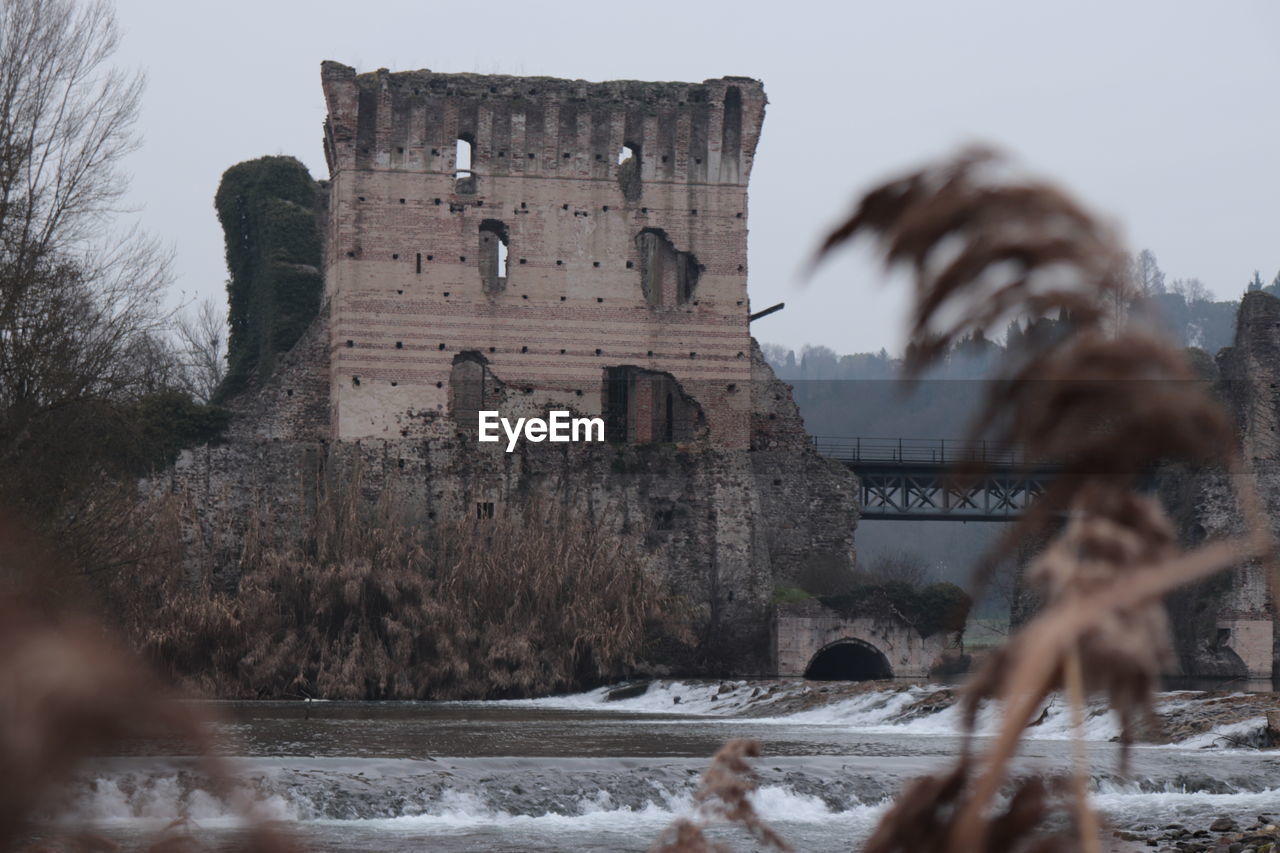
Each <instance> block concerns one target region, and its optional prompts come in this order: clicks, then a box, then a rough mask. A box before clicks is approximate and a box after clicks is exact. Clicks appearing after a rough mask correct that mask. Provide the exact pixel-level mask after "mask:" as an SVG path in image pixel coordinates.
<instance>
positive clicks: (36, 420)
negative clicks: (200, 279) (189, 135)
mask: <svg viewBox="0 0 1280 853" xmlns="http://www.w3.org/2000/svg"><path fill="white" fill-rule="evenodd" d="M118 41H119V30H118V28H117V26H116V22H115V17H114V13H113V11H112V7H111V5H110V4H109V3H107V2H104V0H90V2H87V3H85V4H83V5H81V4H77V3H76V2H73V0H0V490H3V492H4V498H5V499H6V500H7V501H8V502H9V503H10V505H12V506H15V507H19V508H22V509H24V510H25V511H26V513H27V514H28V516H29V517H32V518H35V519H37V520H38V521H39V522H40V523H41V524H42V525H45V526H46V527H49V526H52V527H53V528H58V525H59V518H60V517H62V518H65V519H73V518H75V517H79V518H80V519H81V520H82V521H83V519H84V518H85V517H86V516H85V513H84V512H82V511H78V510H77V509H76V508H75V507H76V506H80V507H81V508H82V509H83V507H84V506H86V505H87V504H88V503H91V502H92V495H93V494H96V492H95V491H94V490H95V489H98V488H100V487H101V486H102V484H103V483H104V479H103V478H104V476H105V475H106V474H107V471H106V465H107V462H106V460H107V459H109V457H110V454H111V451H112V449H113V448H116V447H119V446H122V445H123V444H124V443H125V442H126V440H127V438H126V436H127V433H128V430H129V428H130V418H129V413H128V411H127V408H126V407H127V405H128V404H129V403H130V402H131V401H133V400H135V399H137V398H138V397H139V396H140V395H142V394H145V393H147V392H148V391H150V390H154V388H155V387H156V384H157V382H160V383H163V382H164V381H166V380H165V379H164V375H165V372H166V371H167V370H168V367H167V362H166V361H165V358H166V355H165V354H166V345H165V344H164V343H163V338H164V336H165V335H166V334H167V329H166V325H167V319H168V317H167V313H166V311H165V310H164V309H163V307H162V304H161V295H162V292H163V289H164V288H165V286H166V285H167V284H168V282H169V278H170V276H169V263H168V256H167V254H166V253H165V252H164V251H162V250H161V249H160V248H159V247H158V246H157V244H156V243H155V242H154V241H152V240H150V239H148V238H147V237H146V236H145V235H144V234H142V233H141V232H140V231H138V230H136V229H129V228H127V227H123V226H121V225H119V224H118V221H117V214H119V213H120V208H121V202H122V197H123V194H124V192H125V189H126V186H127V182H126V178H125V175H124V173H123V171H122V159H123V158H124V156H125V155H126V154H128V153H129V152H130V151H132V150H134V149H135V147H136V146H137V137H136V135H135V133H134V125H135V122H136V120H137V117H138V108H139V99H140V95H141V92H142V87H143V79H142V76H141V75H140V74H136V73H126V72H123V71H120V70H118V69H116V68H114V67H113V66H112V65H111V63H110V60H111V57H112V56H113V54H114V53H115V50H116V47H117V44H118ZM128 438H134V437H132V436H128ZM68 523H70V521H68ZM65 526H66V525H63V528H65ZM59 529H60V528H59Z"/></svg>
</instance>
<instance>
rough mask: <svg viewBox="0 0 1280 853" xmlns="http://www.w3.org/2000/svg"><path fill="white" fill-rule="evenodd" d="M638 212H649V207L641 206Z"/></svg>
mask: <svg viewBox="0 0 1280 853" xmlns="http://www.w3.org/2000/svg"><path fill="white" fill-rule="evenodd" d="M640 212H641V213H648V212H649V208H647V207H642V208H640Z"/></svg>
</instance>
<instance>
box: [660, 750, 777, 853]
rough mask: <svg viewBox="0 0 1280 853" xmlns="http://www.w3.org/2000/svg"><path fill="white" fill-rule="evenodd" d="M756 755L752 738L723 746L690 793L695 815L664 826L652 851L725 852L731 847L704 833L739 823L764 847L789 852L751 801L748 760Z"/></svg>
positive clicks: (754, 782)
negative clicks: (720, 824)
mask: <svg viewBox="0 0 1280 853" xmlns="http://www.w3.org/2000/svg"><path fill="white" fill-rule="evenodd" d="M759 757H760V744H759V743H757V742H756V741H753V740H745V739H737V740H731V741H729V742H728V743H726V744H725V745H724V746H722V747H721V748H720V751H719V752H717V753H716V754H715V755H714V756H713V757H712V759H711V766H710V767H708V768H707V772H706V773H704V774H703V776H702V784H701V785H700V786H699V787H698V791H697V793H695V794H694V795H693V799H694V802H695V803H697V806H698V808H697V813H696V815H695V816H694V818H692V819H689V818H680V819H679V820H676V821H675V822H674V823H672V824H671V826H669V827H667V828H666V829H665V830H664V831H663V833H662V835H661V836H660V837H659V838H658V842H657V844H655V845H654V847H653V848H652V851H653V853H728V851H729V850H730V849H731V848H729V847H727V846H725V845H723V844H719V843H717V842H714V841H712V840H711V839H709V838H707V836H706V833H705V832H703V830H704V829H705V828H706V827H708V826H711V825H713V824H715V823H736V824H741V825H742V826H743V827H744V828H745V829H746V830H747V832H749V833H750V834H751V837H752V838H754V839H755V840H756V841H758V842H760V843H761V844H762V845H764V846H765V847H766V848H770V849H773V850H781V851H784V852H785V851H790V850H791V849H792V847H791V845H789V844H787V842H786V841H784V840H783V838H782V836H780V835H778V833H777V832H775V831H774V830H773V828H772V827H770V826H769V825H768V824H767V823H765V822H764V820H762V819H761V818H760V815H758V814H757V813H756V810H755V806H754V805H753V804H752V802H751V795H752V794H753V793H754V792H755V790H756V786H757V784H758V782H757V777H756V772H755V770H754V769H753V768H752V766H751V764H750V763H749V762H748V761H747V759H748V758H759Z"/></svg>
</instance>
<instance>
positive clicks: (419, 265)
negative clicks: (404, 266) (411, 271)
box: [414, 252, 422, 273]
mask: <svg viewBox="0 0 1280 853" xmlns="http://www.w3.org/2000/svg"><path fill="white" fill-rule="evenodd" d="M414 264H415V265H416V272H418V273H421V272H422V253H421V252H418V256H417V259H416V260H415V261H414Z"/></svg>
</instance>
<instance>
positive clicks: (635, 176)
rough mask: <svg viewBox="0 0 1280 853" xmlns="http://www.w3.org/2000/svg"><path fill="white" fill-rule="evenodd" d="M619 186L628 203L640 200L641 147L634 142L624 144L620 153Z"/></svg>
mask: <svg viewBox="0 0 1280 853" xmlns="http://www.w3.org/2000/svg"><path fill="white" fill-rule="evenodd" d="M618 186H620V187H622V196H623V198H625V199H627V201H635V200H636V199H638V198H640V192H641V190H642V187H641V186H640V146H639V145H638V144H636V143H634V142H624V143H623V144H622V149H621V150H620V151H618Z"/></svg>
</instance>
